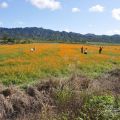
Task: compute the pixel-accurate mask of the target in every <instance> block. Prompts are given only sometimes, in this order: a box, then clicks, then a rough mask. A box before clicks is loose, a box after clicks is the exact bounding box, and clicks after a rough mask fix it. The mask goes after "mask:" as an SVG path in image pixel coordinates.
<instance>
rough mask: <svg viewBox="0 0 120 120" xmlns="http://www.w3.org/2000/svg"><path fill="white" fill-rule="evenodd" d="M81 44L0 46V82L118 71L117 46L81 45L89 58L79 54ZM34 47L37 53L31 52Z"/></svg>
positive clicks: (12, 82) (90, 75) (11, 82)
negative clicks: (102, 47)
mask: <svg viewBox="0 0 120 120" xmlns="http://www.w3.org/2000/svg"><path fill="white" fill-rule="evenodd" d="M82 46H83V45H80V44H49V43H40V44H17V45H1V46H0V82H2V83H3V84H5V85H9V84H17V85H22V84H31V83H34V82H36V81H37V80H40V79H42V78H48V77H68V76H69V75H71V74H74V73H76V74H82V75H86V76H88V77H91V78H92V77H97V76H99V75H100V74H102V73H103V72H105V71H108V70H111V69H114V68H117V67H120V46H117V45H116V46H107V45H106V46H104V49H103V53H102V54H99V53H98V49H99V46H97V45H84V48H88V54H87V55H85V54H81V52H80V48H81V47H82ZM33 47H35V48H36V51H34V52H31V51H30V49H31V48H33Z"/></svg>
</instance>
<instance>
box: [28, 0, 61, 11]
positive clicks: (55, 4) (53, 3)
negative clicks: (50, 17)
mask: <svg viewBox="0 0 120 120" xmlns="http://www.w3.org/2000/svg"><path fill="white" fill-rule="evenodd" d="M27 1H30V2H31V4H32V5H34V6H36V7H37V8H39V9H46V8H47V9H51V10H57V9H60V8H61V3H60V2H59V1H58V0H27Z"/></svg>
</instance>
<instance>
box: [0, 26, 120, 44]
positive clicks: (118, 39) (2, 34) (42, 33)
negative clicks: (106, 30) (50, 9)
mask: <svg viewBox="0 0 120 120" xmlns="http://www.w3.org/2000/svg"><path fill="white" fill-rule="evenodd" d="M0 40H1V41H4V42H5V41H9V42H14V41H19V40H32V41H38V42H39V41H45V42H46V41H51V42H52V41H55V42H83V43H86V42H106V43H120V35H113V36H107V35H94V34H86V35H83V34H79V33H73V32H69V33H68V32H65V31H63V32H59V31H53V30H49V29H43V28H37V27H26V28H10V29H9V28H0Z"/></svg>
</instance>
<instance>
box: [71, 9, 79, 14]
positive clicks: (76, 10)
mask: <svg viewBox="0 0 120 120" xmlns="http://www.w3.org/2000/svg"><path fill="white" fill-rule="evenodd" d="M72 12H73V13H77V12H80V9H79V8H72Z"/></svg>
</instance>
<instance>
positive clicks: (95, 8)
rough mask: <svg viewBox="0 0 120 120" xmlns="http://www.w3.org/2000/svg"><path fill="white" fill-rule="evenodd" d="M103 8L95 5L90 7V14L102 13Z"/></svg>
mask: <svg viewBox="0 0 120 120" xmlns="http://www.w3.org/2000/svg"><path fill="white" fill-rule="evenodd" d="M104 9H105V8H104V7H103V6H102V5H95V6H92V7H91V8H89V11H90V12H103V11H104Z"/></svg>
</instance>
